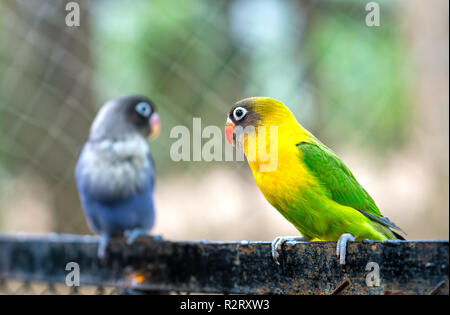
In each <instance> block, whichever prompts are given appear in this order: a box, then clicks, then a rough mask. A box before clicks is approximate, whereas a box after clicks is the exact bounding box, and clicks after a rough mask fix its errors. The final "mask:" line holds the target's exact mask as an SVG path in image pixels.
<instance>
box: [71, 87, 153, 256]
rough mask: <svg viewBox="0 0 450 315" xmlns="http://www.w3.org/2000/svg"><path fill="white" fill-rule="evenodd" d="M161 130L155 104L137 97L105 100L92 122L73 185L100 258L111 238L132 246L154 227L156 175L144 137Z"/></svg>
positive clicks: (103, 254) (76, 168) (144, 98)
mask: <svg viewBox="0 0 450 315" xmlns="http://www.w3.org/2000/svg"><path fill="white" fill-rule="evenodd" d="M160 128H161V125H160V121H159V116H158V114H157V113H156V112H155V106H154V104H153V103H152V102H151V101H150V100H149V99H148V98H146V97H143V96H138V95H132V96H122V97H118V98H115V99H112V100H110V101H108V102H107V103H106V104H104V105H103V106H102V108H101V109H100V111H99V112H98V114H97V116H96V118H95V120H94V122H93V123H92V126H91V130H90V134H89V139H88V140H87V142H86V143H85V145H84V147H83V149H82V151H81V154H80V156H79V158H78V162H77V165H76V167H75V180H76V182H77V188H78V193H79V196H80V201H81V205H82V207H83V209H84V213H85V215H86V218H87V221H88V224H89V226H90V228H91V229H92V230H93V231H94V232H95V233H97V234H99V235H100V237H101V238H100V239H101V241H100V245H99V248H98V256H99V257H100V258H104V256H105V250H106V247H107V245H108V242H109V240H110V238H111V237H114V236H126V237H127V241H128V243H132V242H133V241H134V240H135V238H136V237H138V236H140V235H148V232H149V230H150V229H151V228H152V227H153V224H154V219H155V211H154V205H153V186H154V177H155V175H154V174H155V172H154V165H153V161H152V158H151V156H150V149H149V146H148V144H147V141H146V138H147V137H148V136H152V137H156V136H157V135H158V133H159V131H160Z"/></svg>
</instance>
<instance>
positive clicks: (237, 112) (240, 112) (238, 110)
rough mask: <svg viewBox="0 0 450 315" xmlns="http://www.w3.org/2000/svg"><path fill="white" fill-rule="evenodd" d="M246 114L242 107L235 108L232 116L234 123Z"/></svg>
mask: <svg viewBox="0 0 450 315" xmlns="http://www.w3.org/2000/svg"><path fill="white" fill-rule="evenodd" d="M246 114H247V110H246V109H245V108H244V107H236V108H235V109H234V111H233V116H234V119H236V121H239V120H241V119H242V118H244V117H245V115H246Z"/></svg>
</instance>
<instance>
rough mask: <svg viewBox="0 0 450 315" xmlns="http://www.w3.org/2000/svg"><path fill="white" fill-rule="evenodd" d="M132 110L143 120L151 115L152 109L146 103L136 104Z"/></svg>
mask: <svg viewBox="0 0 450 315" xmlns="http://www.w3.org/2000/svg"><path fill="white" fill-rule="evenodd" d="M134 108H135V109H136V112H137V113H138V114H139V115H141V116H142V117H144V118H148V117H150V115H151V114H152V107H151V106H150V104H149V103H147V102H140V103H137V104H136V106H135V107H134Z"/></svg>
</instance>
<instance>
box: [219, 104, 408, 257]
mask: <svg viewBox="0 0 450 315" xmlns="http://www.w3.org/2000/svg"><path fill="white" fill-rule="evenodd" d="M239 130H240V131H241V132H238V131H239ZM225 134H226V137H227V139H228V141H229V142H230V144H232V145H234V142H238V143H239V144H240V145H241V146H242V148H243V150H244V153H245V154H246V157H247V161H248V163H249V165H250V168H251V170H252V172H253V176H254V177H255V181H256V184H257V185H258V187H259V189H260V190H261V192H262V193H263V195H264V196H265V198H266V199H267V200H268V201H269V202H270V203H271V204H272V206H274V207H275V208H276V209H277V210H278V211H279V212H280V213H281V214H282V215H283V216H284V217H285V218H286V219H287V220H288V221H289V222H291V223H292V224H293V225H294V226H295V227H296V228H297V229H298V231H299V232H300V233H301V234H302V236H303V237H277V238H276V239H275V240H274V241H273V243H272V256H273V258H274V260H275V262H276V263H277V264H279V262H278V257H279V251H280V250H281V248H282V246H283V244H284V242H286V241H289V240H309V241H337V248H336V254H337V256H338V258H339V261H340V263H341V264H345V253H346V246H347V242H348V241H355V240H364V239H369V240H388V239H404V238H403V237H402V236H400V235H398V234H397V233H396V232H394V231H392V229H395V230H399V231H401V229H400V228H399V227H397V226H396V225H395V224H394V223H393V222H391V221H389V219H388V218H386V217H383V216H382V215H381V212H380V210H379V209H378V207H377V205H376V204H375V202H374V201H373V199H372V198H371V197H370V196H369V194H368V193H367V191H366V190H365V189H364V188H363V187H362V186H361V185H360V184H359V183H358V181H357V180H356V178H355V177H354V176H353V174H352V172H350V170H349V169H348V168H347V166H345V164H344V163H343V162H342V161H341V159H340V158H339V157H338V156H337V155H336V154H335V153H334V152H333V151H331V150H330V149H329V148H328V147H326V146H325V145H324V144H323V143H322V142H320V141H319V140H318V139H317V138H316V137H314V136H313V135H312V134H311V133H310V132H309V131H308V130H306V129H305V128H303V127H302V126H301V125H300V124H299V123H298V122H297V120H296V119H295V117H294V115H293V114H292V113H291V111H290V110H289V109H288V108H287V107H286V106H285V105H284V104H283V103H281V102H279V101H276V100H274V99H271V98H265V97H252V98H247V99H244V100H241V101H239V102H237V103H236V104H235V105H234V106H233V107H232V108H231V110H230V112H229V115H228V120H227V123H226V125H225ZM239 139H241V140H239ZM261 140H263V141H261ZM268 152H270V154H268Z"/></svg>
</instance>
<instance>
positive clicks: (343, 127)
mask: <svg viewBox="0 0 450 315" xmlns="http://www.w3.org/2000/svg"><path fill="white" fill-rule="evenodd" d="M391 9H393V8H392V7H391ZM381 13H382V17H383V19H382V25H381V26H380V27H365V26H362V27H361V19H360V18H358V16H356V17H352V16H345V15H343V14H336V12H335V11H331V12H324V13H323V14H321V15H319V16H317V19H315V20H314V21H313V24H312V26H311V32H310V33H309V34H308V40H307V44H306V47H307V49H308V51H309V58H314V59H319V60H318V61H316V62H317V67H316V68H315V70H314V76H315V78H314V80H315V83H316V87H315V89H316V91H317V93H316V95H317V96H318V98H317V101H318V103H319V104H320V106H323V109H322V110H321V115H322V116H321V118H320V124H321V127H320V128H321V133H322V134H323V135H324V136H325V137H326V138H328V139H329V140H330V142H332V143H337V144H345V142H346V141H348V140H353V141H357V142H358V143H357V145H358V146H359V147H361V146H366V147H368V148H371V149H373V150H374V151H376V152H378V153H380V154H381V155H382V154H384V153H386V152H389V150H391V149H394V150H395V147H396V146H398V145H401V144H402V142H403V141H404V140H405V138H406V137H407V131H408V130H409V128H408V120H409V118H410V114H411V113H410V109H411V107H410V106H409V105H408V94H409V82H408V64H409V60H408V59H409V57H408V51H407V50H406V45H405V43H404V42H403V41H402V37H401V34H400V32H399V27H398V25H396V20H395V16H393V14H392V13H391V12H389V11H387V10H384V11H382V12H381Z"/></svg>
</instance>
